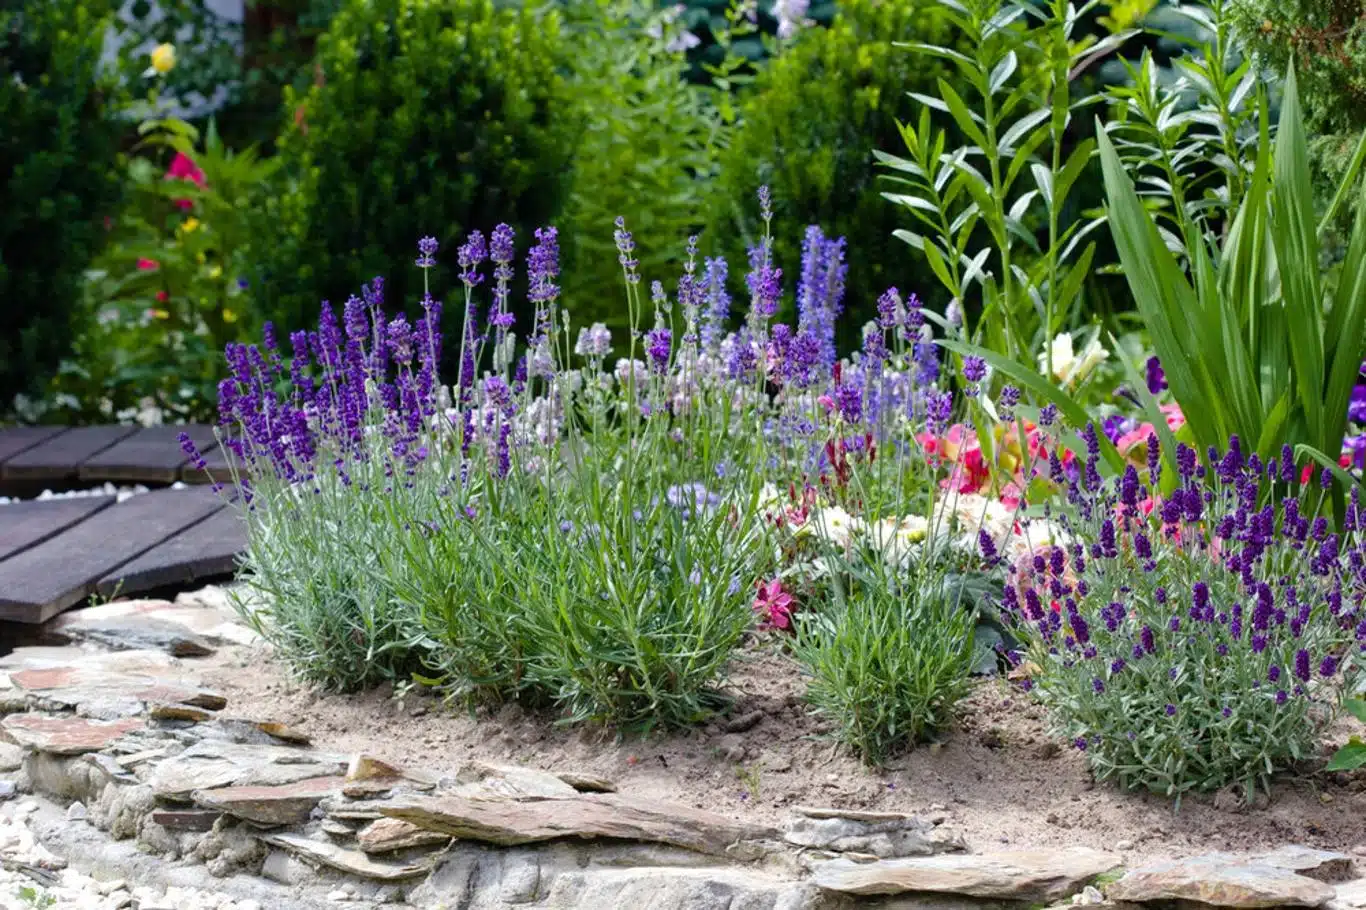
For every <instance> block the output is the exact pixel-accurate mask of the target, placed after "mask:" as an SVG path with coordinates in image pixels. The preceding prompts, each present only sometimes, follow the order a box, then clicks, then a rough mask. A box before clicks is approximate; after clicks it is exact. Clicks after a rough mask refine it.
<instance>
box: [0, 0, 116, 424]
mask: <svg viewBox="0 0 1366 910" xmlns="http://www.w3.org/2000/svg"><path fill="white" fill-rule="evenodd" d="M111 12H112V11H111V9H110V7H109V4H107V3H98V2H90V0H49V2H45V3H30V4H20V6H19V9H18V11H11V10H0V123H3V124H4V126H3V127H2V128H0V175H3V176H0V301H3V303H2V304H0V409H4V408H6V407H7V406H8V405H9V403H10V401H11V400H12V399H13V397H14V396H15V395H16V394H18V393H21V392H28V391H32V390H33V389H34V388H36V387H37V386H38V385H39V384H40V383H41V382H42V381H43V380H44V379H45V378H46V377H47V376H48V375H49V374H50V373H51V372H52V370H53V369H54V368H55V367H56V366H57V363H58V361H59V360H60V359H61V357H62V356H63V354H65V353H66V352H67V351H69V350H70V347H71V342H72V338H73V336H74V326H73V321H74V317H75V314H76V313H77V311H78V307H79V301H80V297H81V272H82V270H83V269H84V268H85V267H86V264H87V262H88V261H89V259H90V257H91V255H92V254H93V253H94V251H95V249H96V247H97V246H98V244H99V242H100V237H101V235H102V233H103V228H102V226H101V222H100V216H102V215H104V214H106V213H108V212H111V211H112V210H113V209H114V206H115V203H116V201H117V198H118V194H119V183H118V181H117V179H116V177H115V173H114V158H115V153H116V152H117V149H118V141H119V136H120V133H121V127H120V126H119V124H118V122H117V121H116V120H115V119H114V118H113V116H112V115H111V104H110V98H109V87H108V85H107V83H105V82H104V81H103V80H102V78H101V75H100V73H99V72H98V65H99V60H100V46H101V41H102V40H103V36H104V31H105V28H106V27H107V25H108V21H109V17H110V15H111Z"/></svg>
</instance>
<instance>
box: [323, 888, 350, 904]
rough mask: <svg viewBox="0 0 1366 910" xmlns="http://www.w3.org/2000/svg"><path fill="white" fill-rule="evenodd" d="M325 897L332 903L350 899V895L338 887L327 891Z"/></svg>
mask: <svg viewBox="0 0 1366 910" xmlns="http://www.w3.org/2000/svg"><path fill="white" fill-rule="evenodd" d="M327 899H328V900H330V901H332V902H333V903H342V902H344V901H349V900H350V899H351V895H349V894H347V893H346V892H345V891H342V890H340V889H338V890H336V891H329V892H328V893H327Z"/></svg>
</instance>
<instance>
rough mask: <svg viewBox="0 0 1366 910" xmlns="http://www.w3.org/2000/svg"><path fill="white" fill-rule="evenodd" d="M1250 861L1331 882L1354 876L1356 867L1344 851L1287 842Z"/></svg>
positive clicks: (1342, 880)
mask: <svg viewBox="0 0 1366 910" xmlns="http://www.w3.org/2000/svg"><path fill="white" fill-rule="evenodd" d="M1252 861H1253V862H1255V863H1259V864H1264V865H1267V866H1275V867H1276V868H1277V869H1289V870H1290V871H1291V872H1297V873H1299V874H1300V875H1303V876H1306V877H1308V878H1313V879H1317V880H1319V881H1321V882H1327V883H1328V884H1332V883H1334V882H1345V881H1350V880H1351V879H1354V878H1356V867H1355V865H1354V863H1353V861H1352V858H1351V857H1350V856H1348V855H1347V854H1346V853H1333V852H1331V851H1329V850H1315V849H1314V848H1313V847H1305V846H1301V845H1299V844H1289V845H1287V846H1284V847H1281V848H1279V849H1276V850H1272V851H1271V852H1270V853H1260V854H1258V855H1256V856H1254V857H1252Z"/></svg>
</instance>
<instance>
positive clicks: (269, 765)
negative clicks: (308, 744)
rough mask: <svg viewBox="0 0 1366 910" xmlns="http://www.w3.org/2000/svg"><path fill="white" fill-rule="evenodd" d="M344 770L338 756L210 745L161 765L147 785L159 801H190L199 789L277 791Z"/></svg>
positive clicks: (203, 744) (287, 748) (196, 746)
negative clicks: (261, 789)
mask: <svg viewBox="0 0 1366 910" xmlns="http://www.w3.org/2000/svg"><path fill="white" fill-rule="evenodd" d="M345 768H346V761H345V759H343V758H340V757H339V756H335V755H327V754H325V753H321V752H313V751H309V750H303V749H298V748H295V747H292V746H274V745H269V746H267V745H255V744H241V743H231V742H216V741H212V740H205V741H202V742H198V743H195V744H194V745H193V746H190V747H189V748H188V749H186V750H185V751H183V752H181V753H180V754H179V755H175V756H172V757H171V758H168V759H165V760H164V761H161V762H159V763H158V764H157V765H156V767H155V768H154V769H152V771H151V773H150V775H149V776H148V778H147V782H148V784H150V785H151V787H152V792H153V793H154V794H155V795H156V796H157V797H158V798H159V799H164V800H170V801H174V802H188V801H189V800H190V797H191V794H192V793H194V792H195V791H197V790H216V789H220V788H223V787H262V786H264V787H278V786H284V785H286V784H293V783H297V782H299V781H304V780H309V779H311V778H318V777H335V776H336V775H339V774H341V773H342V772H343V771H344V770H345ZM337 788H340V781H339V782H338V784H337Z"/></svg>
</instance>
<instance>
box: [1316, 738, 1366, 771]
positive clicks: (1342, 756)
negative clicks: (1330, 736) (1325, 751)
mask: <svg viewBox="0 0 1366 910" xmlns="http://www.w3.org/2000/svg"><path fill="white" fill-rule="evenodd" d="M1362 767H1366V742H1362V741H1361V740H1360V739H1358V738H1357V737H1355V736H1354V737H1352V739H1351V741H1350V742H1348V743H1347V745H1345V746H1343V747H1342V748H1341V749H1339V750H1338V751H1337V752H1335V753H1334V754H1333V757H1332V758H1331V759H1330V760H1329V762H1328V765H1327V766H1326V768H1325V769H1324V770H1327V771H1355V770H1356V769H1357V768H1362Z"/></svg>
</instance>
